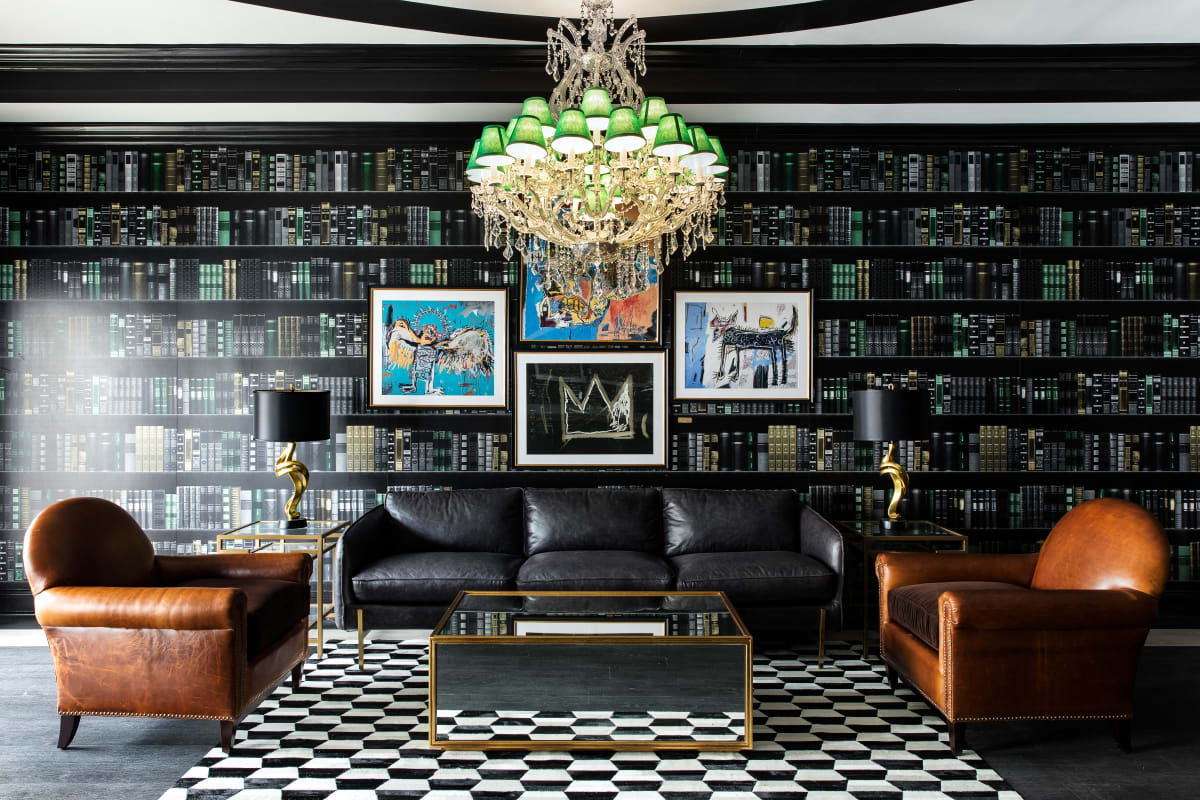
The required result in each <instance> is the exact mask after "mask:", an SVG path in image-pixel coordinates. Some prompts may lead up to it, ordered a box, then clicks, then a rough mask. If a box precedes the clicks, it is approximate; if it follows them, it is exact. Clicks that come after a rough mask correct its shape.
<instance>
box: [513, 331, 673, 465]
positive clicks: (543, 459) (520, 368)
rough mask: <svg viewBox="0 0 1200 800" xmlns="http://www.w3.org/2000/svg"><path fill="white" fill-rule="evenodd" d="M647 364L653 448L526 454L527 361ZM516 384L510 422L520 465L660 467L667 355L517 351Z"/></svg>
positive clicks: (663, 455)
mask: <svg viewBox="0 0 1200 800" xmlns="http://www.w3.org/2000/svg"><path fill="white" fill-rule="evenodd" d="M551 363H567V364H630V363H633V364H650V365H651V367H652V368H653V369H652V376H653V381H654V410H653V415H654V416H653V417H652V420H653V425H654V443H653V444H654V450H653V452H651V453H648V454H644V455H629V454H622V453H616V454H607V453H583V454H579V455H577V456H572V457H569V458H565V459H564V458H563V457H562V456H554V455H545V454H541V453H539V454H537V455H530V453H529V446H528V442H529V408H528V402H527V401H526V392H527V389H528V381H527V379H526V367H527V366H528V365H529V364H551ZM515 369H516V373H517V374H516V385H515V387H514V389H513V406H514V413H513V418H514V419H513V424H514V428H515V429H516V442H515V443H514V447H515V460H516V465H517V466H520V467H558V466H562V467H571V466H603V467H638V466H647V467H662V466H666V462H667V458H666V451H667V397H666V385H667V384H666V381H667V355H666V353H664V352H662V351H652V352H641V353H639V352H619V353H606V352H602V353H596V352H586V351H574V352H561V353H517V354H516V362H515Z"/></svg>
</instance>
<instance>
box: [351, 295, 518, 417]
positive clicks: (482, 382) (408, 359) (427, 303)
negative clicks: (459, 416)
mask: <svg viewBox="0 0 1200 800" xmlns="http://www.w3.org/2000/svg"><path fill="white" fill-rule="evenodd" d="M505 308H506V307H505V300H504V291H503V290H500V291H491V290H487V291H484V290H478V291H441V290H427V289H375V290H373V292H372V296H371V337H372V343H371V395H372V405H377V406H467V405H478V406H497V405H504V401H505V382H504V377H505V376H504V373H505V370H504V365H505V363H506V362H507V353H506V352H505V347H504V345H505V341H504V339H505V331H506V327H505V325H506V323H505Z"/></svg>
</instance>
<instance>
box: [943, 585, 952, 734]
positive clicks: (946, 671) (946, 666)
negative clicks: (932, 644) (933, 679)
mask: <svg viewBox="0 0 1200 800" xmlns="http://www.w3.org/2000/svg"><path fill="white" fill-rule="evenodd" d="M952 611H953V608H952V607H951V605H950V601H949V600H947V601H946V602H944V603H942V630H941V639H940V640H939V643H940V645H941V651H942V653H941V656H942V693H943V694H944V695H945V706H946V716H947V717H950V718H953V717H954V687H953V682H954V655H953V654H952V653H951V652H950V648H951V645H950V616H951V612H952Z"/></svg>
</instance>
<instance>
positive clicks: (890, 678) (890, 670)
mask: <svg viewBox="0 0 1200 800" xmlns="http://www.w3.org/2000/svg"><path fill="white" fill-rule="evenodd" d="M884 671H885V672H886V673H887V682H888V688H889V689H891V690H892V691H893V692H894V691H896V681H897V678H898V676H897V675H896V668H895V667H893V666H892V665H891V664H886V665H885V666H884Z"/></svg>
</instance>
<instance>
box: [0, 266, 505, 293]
mask: <svg viewBox="0 0 1200 800" xmlns="http://www.w3.org/2000/svg"><path fill="white" fill-rule="evenodd" d="M519 269H520V265H519V263H518V262H515V261H507V262H506V261H478V260H476V259H471V258H439V259H435V260H433V261H430V262H425V263H421V262H414V261H413V260H412V259H409V258H379V259H372V260H370V261H357V260H355V261H342V260H336V259H329V258H311V259H307V260H304V261H273V260H264V259H260V258H226V259H223V260H221V261H212V262H207V263H206V262H203V261H201V259H198V258H171V259H167V260H165V261H125V260H121V259H117V258H101V259H98V260H96V261H77V260H69V261H62V260H56V259H48V258H32V259H14V260H13V261H12V262H11V263H0V300H49V299H60V298H61V299H67V300H259V299H272V300H331V299H332V300H338V299H350V300H362V299H365V298H366V297H367V296H368V294H369V292H370V290H371V288H373V287H386V286H393V287H402V286H464V287H472V286H495V287H502V286H509V285H515V284H516V283H517V280H518V278H519Z"/></svg>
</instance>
